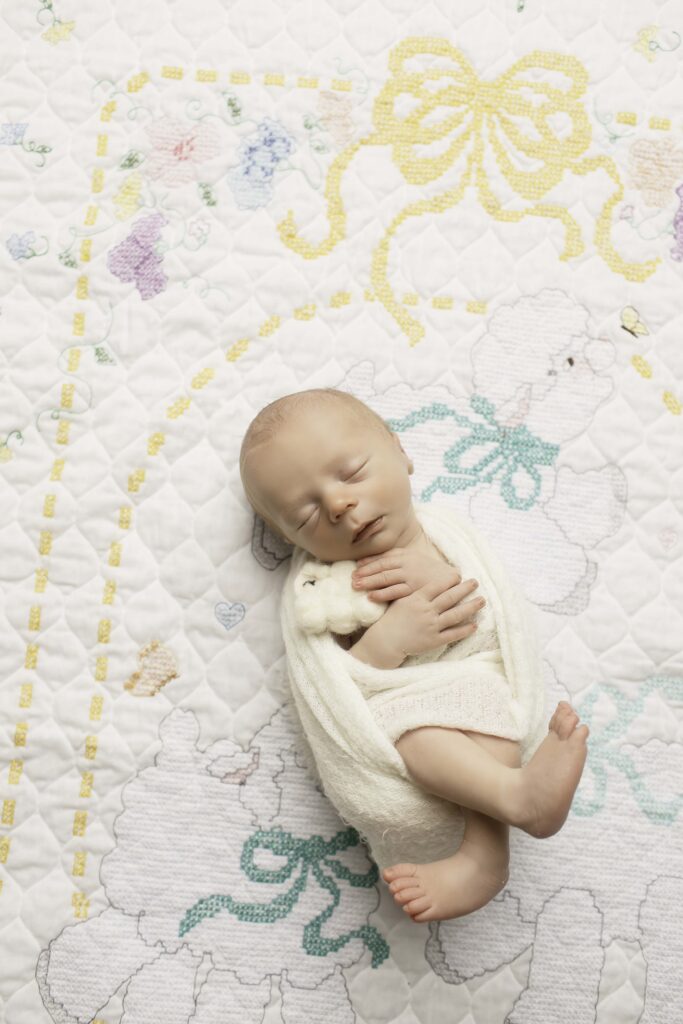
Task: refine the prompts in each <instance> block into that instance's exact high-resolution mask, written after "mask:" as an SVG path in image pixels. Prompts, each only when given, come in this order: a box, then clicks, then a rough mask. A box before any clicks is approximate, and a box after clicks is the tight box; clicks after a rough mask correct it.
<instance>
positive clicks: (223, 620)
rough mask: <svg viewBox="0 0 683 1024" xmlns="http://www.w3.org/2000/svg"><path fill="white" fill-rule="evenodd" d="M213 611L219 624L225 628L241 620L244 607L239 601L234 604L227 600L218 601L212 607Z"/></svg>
mask: <svg viewBox="0 0 683 1024" xmlns="http://www.w3.org/2000/svg"><path fill="white" fill-rule="evenodd" d="M214 611H215V613H216V618H217V619H218V621H219V622H220V624H221V626H225V628H226V629H232V627H233V626H236V625H237V623H238V622H241V621H242V619H243V618H244V613H245V611H246V609H245V607H244V605H243V604H241V603H240V602H239V601H238V602H236V603H235V604H231V603H230V602H229V601H220V602H219V603H218V604H217V605H216V607H215V608H214Z"/></svg>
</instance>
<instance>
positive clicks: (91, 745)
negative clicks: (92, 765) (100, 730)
mask: <svg viewBox="0 0 683 1024" xmlns="http://www.w3.org/2000/svg"><path fill="white" fill-rule="evenodd" d="M85 756H86V757H87V759H88V760H89V761H94V760H95V758H96V757H97V736H86V737H85Z"/></svg>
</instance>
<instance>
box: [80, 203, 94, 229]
mask: <svg viewBox="0 0 683 1024" xmlns="http://www.w3.org/2000/svg"><path fill="white" fill-rule="evenodd" d="M96 221H97V207H96V206H88V207H87V208H86V211H85V217H84V218H83V223H84V224H85V225H86V227H89V228H91V227H92V226H93V224H95V223H96Z"/></svg>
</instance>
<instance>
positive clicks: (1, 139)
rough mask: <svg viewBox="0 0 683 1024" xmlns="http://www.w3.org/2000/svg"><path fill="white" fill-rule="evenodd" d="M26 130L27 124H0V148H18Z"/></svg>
mask: <svg viewBox="0 0 683 1024" xmlns="http://www.w3.org/2000/svg"><path fill="white" fill-rule="evenodd" d="M27 128H28V123H27V124H20V123H18V122H16V123H14V124H13V123H12V122H10V121H8V122H7V123H6V124H0V132H2V134H0V146H18V145H19V143H20V142H21V140H22V139H23V137H24V133H25V131H26V129H27Z"/></svg>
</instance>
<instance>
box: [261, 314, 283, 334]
mask: <svg viewBox="0 0 683 1024" xmlns="http://www.w3.org/2000/svg"><path fill="white" fill-rule="evenodd" d="M279 326H280V317H279V316H270V317H268V319H267V320H265V321H264V322H263V323H262V324H261V326H260V327H259V335H260V337H262V338H268V337H270V335H271V334H272V333H273V331H276V330H277V329H278V327H279Z"/></svg>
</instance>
